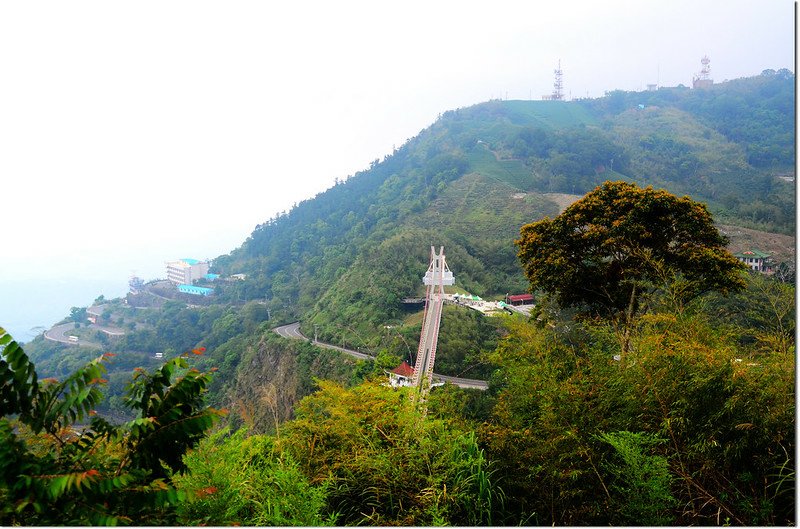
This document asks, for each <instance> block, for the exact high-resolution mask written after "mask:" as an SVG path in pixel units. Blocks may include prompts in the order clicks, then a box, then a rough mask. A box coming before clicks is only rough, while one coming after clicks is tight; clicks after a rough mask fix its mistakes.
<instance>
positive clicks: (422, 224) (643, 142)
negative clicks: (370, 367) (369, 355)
mask: <svg viewBox="0 0 800 529" xmlns="http://www.w3.org/2000/svg"><path fill="white" fill-rule="evenodd" d="M793 87H794V76H793V75H792V74H791V73H790V72H786V71H780V72H771V71H765V72H764V73H763V74H762V75H760V76H756V77H752V78H745V79H738V80H735V81H730V82H726V83H721V84H717V85H714V86H713V87H712V88H710V89H708V90H689V89H686V88H682V87H678V88H661V89H659V90H657V91H655V92H620V91H616V92H611V93H610V94H608V95H607V96H606V97H604V98H600V99H593V100H580V101H573V102H560V101H499V100H496V101H489V102H486V103H481V104H478V105H475V106H472V107H468V108H463V109H458V110H453V111H448V112H445V113H444V114H443V115H442V116H441V117H440V118H439V119H438V120H437V121H436V123H434V124H433V125H431V126H430V127H429V128H427V129H425V130H423V131H422V132H421V133H420V134H419V135H418V136H417V137H415V138H413V139H411V140H409V141H408V142H407V143H406V144H405V145H403V146H402V147H401V148H400V149H398V150H397V151H395V152H394V153H393V154H391V155H388V156H386V157H385V158H384V159H383V160H382V161H379V160H375V161H374V162H373V163H372V164H371V167H370V168H369V169H368V170H365V171H361V172H358V173H356V174H355V175H353V176H352V177H350V178H348V179H347V180H345V181H342V182H339V183H338V184H337V185H335V186H334V187H332V188H330V189H328V190H327V191H325V192H323V193H320V194H318V195H317V196H316V197H314V198H313V199H309V200H306V201H303V202H301V203H300V204H298V205H296V207H294V208H293V209H292V210H291V211H289V212H288V213H286V214H282V215H279V216H277V217H276V218H273V219H271V220H269V221H268V222H266V223H265V224H262V225H260V226H258V227H256V229H255V230H254V231H253V233H252V234H251V236H250V237H249V238H248V239H247V241H245V243H244V244H243V245H242V246H241V247H240V248H238V249H236V250H234V251H233V252H231V254H230V255H227V256H221V257H219V258H218V259H216V260H215V267H216V269H217V270H218V271H221V272H223V273H237V272H239V273H246V274H248V279H247V280H246V281H245V282H243V283H242V284H240V285H236V286H234V287H233V289H232V290H231V291H229V293H228V294H227V295H228V296H229V297H230V299H240V300H241V299H266V300H269V303H270V308H271V310H272V312H273V314H275V315H277V316H278V317H283V318H284V319H287V320H288V319H297V318H300V317H301V316H303V315H307V316H310V315H311V314H313V320H314V321H315V322H316V323H317V324H318V325H319V326H320V328H321V329H322V336H324V337H327V338H329V339H337V338H339V337H340V336H341V334H343V333H344V332H346V331H345V330H344V329H345V328H346V327H350V328H353V327H354V326H355V330H356V331H358V332H360V333H361V334H362V335H371V336H372V338H373V339H371V340H369V339H365V340H364V341H365V342H368V343H369V344H370V345H372V346H375V345H376V342H375V340H376V339H377V338H376V337H375V331H374V329H376V328H377V327H378V326H380V325H383V324H393V323H397V319H398V318H399V317H400V316H401V312H398V311H399V310H400V307H399V306H398V304H397V300H398V299H399V298H402V297H405V296H408V295H412V294H414V293H415V292H417V291H418V290H419V289H420V288H421V287H420V285H418V284H415V281H416V280H415V279H414V278H416V276H418V275H419V271H420V270H424V269H425V267H426V262H425V261H426V256H425V254H426V251H427V250H425V248H427V246H429V245H430V244H445V246H446V247H447V249H448V253H451V252H452V253H453V254H455V255H458V258H457V259H454V260H453V262H456V261H459V268H460V273H459V274H457V277H458V278H459V280H460V281H461V282H460V283H459V284H460V285H462V287H463V288H466V289H468V290H470V292H473V293H476V294H479V295H497V294H504V293H506V292H510V291H521V290H524V289H525V288H526V287H525V281H524V279H523V277H522V275H521V274H520V272H519V266H518V264H517V262H516V257H515V250H514V248H513V245H512V244H511V242H512V241H513V239H514V238H515V237H516V236H517V235H518V229H519V226H520V225H521V224H523V223H525V222H529V221H531V220H536V219H538V218H541V217H543V216H545V215H551V216H552V215H553V214H555V213H557V208H556V206H555V204H553V203H552V201H550V200H548V198H547V197H546V196H543V193H552V192H562V193H572V194H578V195H580V194H583V193H585V192H587V191H589V190H591V189H592V188H594V187H595V186H596V185H598V184H600V183H601V182H603V181H605V180H609V179H611V180H614V179H625V180H630V181H636V182H637V183H639V184H640V185H654V186H656V187H663V188H666V189H667V190H669V191H671V192H674V193H676V194H689V195H690V196H692V197H693V198H695V199H697V200H700V201H703V202H706V203H708V204H709V206H710V208H711V210H712V212H714V214H715V217H716V218H717V219H718V220H720V221H725V222H727V223H729V224H739V225H743V226H746V227H751V228H757V229H762V230H766V231H778V232H783V233H793V232H794V207H795V205H794V200H793V196H794V195H793V192H792V190H793V185H792V184H791V183H788V182H786V181H784V180H781V179H780V178H778V177H777V176H778V175H783V174H790V175H791V174H793V154H794V127H793V120H792V116H793V107H794V99H793ZM754 131H758V133H757V134H755V133H754ZM404 235H405V236H406V237H404ZM398 237H399V239H398ZM401 239H403V240H406V239H410V240H413V241H415V243H416V245H417V248H416V250H412V249H410V248H408V247H407V245H401V246H402V248H401V247H398V246H397V244H398V241H399V240H401ZM393 241H394V242H393ZM384 245H389V247H386V246H384ZM381 255H391V256H393V258H397V259H400V260H402V261H403V264H402V265H400V264H399V263H398V262H394V263H392V264H391V265H389V266H387V264H386V263H382V262H380V259H379V256H381ZM370 256H372V257H370ZM411 256H415V257H414V258H412V257H411ZM374 259H378V260H377V261H374ZM367 270H368V272H367ZM367 273H368V274H369V278H370V279H369V284H370V287H369V288H370V290H369V294H367V291H366V290H364V289H363V288H361V287H360V286H358V285H357V284H355V283H354V281H356V283H358V281H357V280H356V277H361V278H363V277H364V276H365V274H367ZM348 285H349V286H348ZM362 286H363V285H362ZM364 316H366V317H364ZM304 319H305V318H304ZM337 328H338V331H337ZM305 330H306V331H309V330H310V328H308V327H307V328H306V329H305ZM347 332H349V331H347Z"/></svg>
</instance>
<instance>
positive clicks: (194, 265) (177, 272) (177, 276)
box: [167, 259, 208, 285]
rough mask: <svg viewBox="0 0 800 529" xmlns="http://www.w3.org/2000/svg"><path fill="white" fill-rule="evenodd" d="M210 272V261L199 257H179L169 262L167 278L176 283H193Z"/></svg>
mask: <svg viewBox="0 0 800 529" xmlns="http://www.w3.org/2000/svg"><path fill="white" fill-rule="evenodd" d="M207 273H208V263H207V262H205V261H198V260H197V259H179V260H177V261H170V262H168V263H167V279H169V280H170V281H171V282H173V283H174V284H176V285H191V284H192V283H194V282H195V281H197V280H198V279H201V278H203V277H205V275H206V274H207Z"/></svg>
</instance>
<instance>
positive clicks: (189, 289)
mask: <svg viewBox="0 0 800 529" xmlns="http://www.w3.org/2000/svg"><path fill="white" fill-rule="evenodd" d="M178 292H183V293H184V294H191V295H193V296H210V295H211V294H213V293H214V289H213V288H206V287H196V286H194V285H178Z"/></svg>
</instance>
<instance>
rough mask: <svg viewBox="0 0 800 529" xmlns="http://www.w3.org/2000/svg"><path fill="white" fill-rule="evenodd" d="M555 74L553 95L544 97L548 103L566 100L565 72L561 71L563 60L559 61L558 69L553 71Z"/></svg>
mask: <svg viewBox="0 0 800 529" xmlns="http://www.w3.org/2000/svg"><path fill="white" fill-rule="evenodd" d="M553 73H554V74H555V82H554V83H553V93H552V94H547V95H543V96H542V99H544V100H546V101H563V100H564V71H563V70H562V69H561V59H559V60H558V68H556V69H555V70H553Z"/></svg>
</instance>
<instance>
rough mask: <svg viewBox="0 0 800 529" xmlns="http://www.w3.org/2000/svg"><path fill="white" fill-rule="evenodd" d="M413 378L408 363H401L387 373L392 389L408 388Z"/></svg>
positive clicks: (412, 371) (412, 372) (412, 369)
mask: <svg viewBox="0 0 800 529" xmlns="http://www.w3.org/2000/svg"><path fill="white" fill-rule="evenodd" d="M413 378H414V368H413V367H411V366H410V365H409V364H408V362H406V361H405V360H403V363H402V364H400V365H399V366H397V367H395V368H394V369H392V370H391V371H389V383H390V384H391V385H392V387H393V388H400V387H405V386H410V385H411V381H412V379H413Z"/></svg>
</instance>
